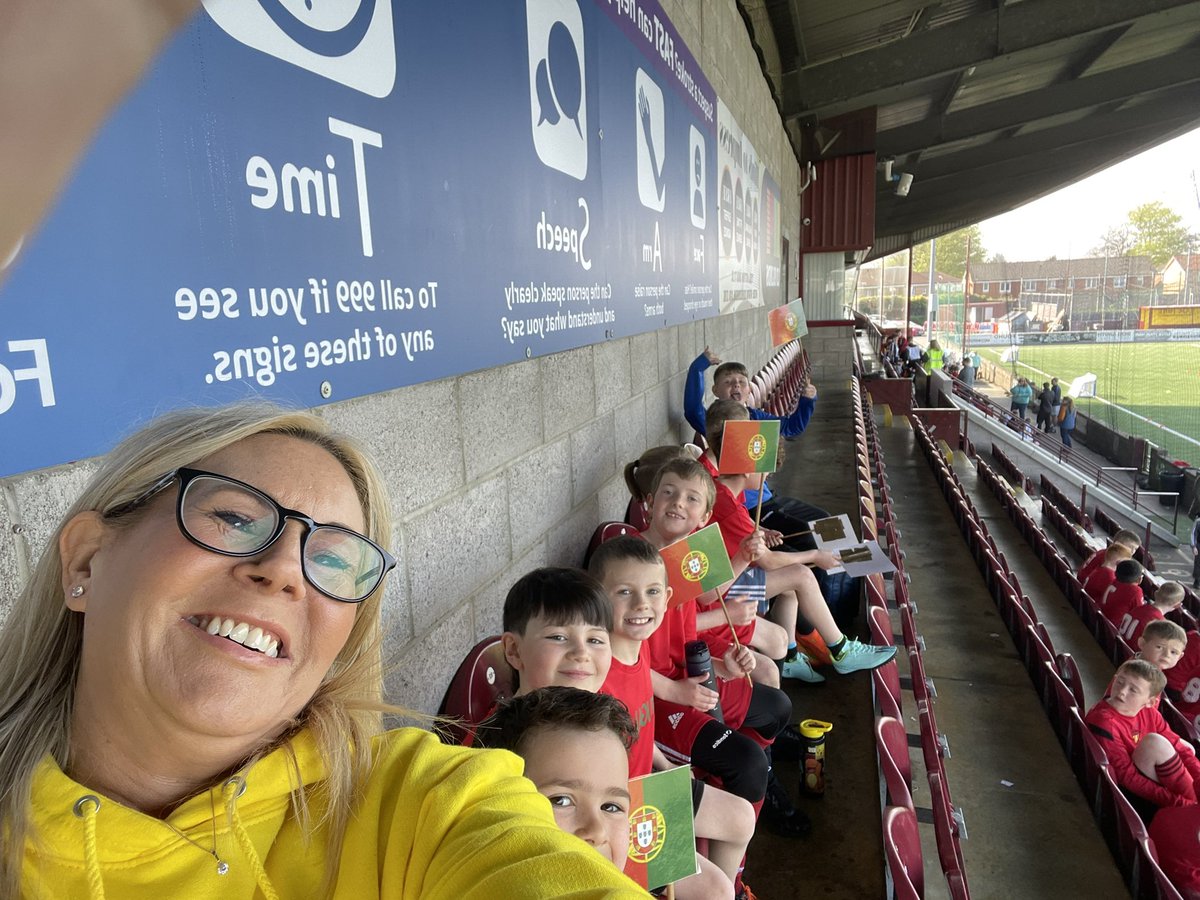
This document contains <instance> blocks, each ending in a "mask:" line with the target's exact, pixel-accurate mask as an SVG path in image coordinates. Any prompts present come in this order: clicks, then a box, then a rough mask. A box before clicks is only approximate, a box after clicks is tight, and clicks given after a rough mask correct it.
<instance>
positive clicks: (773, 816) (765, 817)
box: [759, 770, 812, 838]
mask: <svg viewBox="0 0 1200 900" xmlns="http://www.w3.org/2000/svg"><path fill="white" fill-rule="evenodd" d="M759 819H760V821H761V822H762V823H763V824H764V825H766V826H767V829H768V830H769V831H771V832H772V833H774V834H777V835H779V836H780V837H791V838H802V837H808V835H809V834H810V833H811V832H812V821H811V820H810V819H809V818H808V816H807V815H805V814H804V813H803V812H802V811H801V810H798V809H796V807H795V806H794V805H793V804H792V798H791V797H789V796H788V793H787V790H786V789H785V788H784V786H783V785H782V784H781V783H780V781H779V779H778V778H776V777H775V772H774V771H773V770H771V771H768V773H767V796H766V797H765V798H764V799H763V807H762V814H761V815H760V816H759Z"/></svg>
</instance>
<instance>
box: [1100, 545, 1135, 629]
mask: <svg viewBox="0 0 1200 900" xmlns="http://www.w3.org/2000/svg"><path fill="white" fill-rule="evenodd" d="M1116 574H1117V577H1116V580H1115V581H1114V582H1113V583H1112V584H1111V585H1109V587H1108V590H1106V591H1105V592H1104V594H1103V596H1101V598H1100V611H1101V612H1102V613H1103V614H1104V618H1106V619H1108V621H1110V622H1112V623H1113V624H1114V625H1119V624H1120V623H1121V619H1123V618H1124V617H1125V614H1126V613H1128V612H1132V611H1133V610H1135V609H1137V608H1138V607H1139V606H1141V605H1142V604H1143V603H1145V601H1146V598H1145V596H1143V594H1142V587H1141V585H1142V564H1141V563H1140V562H1138V561H1137V560H1136V559H1123V560H1121V561H1120V562H1119V563H1117V569H1116Z"/></svg>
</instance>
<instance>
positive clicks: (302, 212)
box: [0, 0, 718, 476]
mask: <svg viewBox="0 0 1200 900" xmlns="http://www.w3.org/2000/svg"><path fill="white" fill-rule="evenodd" d="M310 7H311V8H310ZM716 117H717V98H716V94H715V92H714V90H713V88H712V86H711V85H710V84H709V82H708V80H707V79H706V78H705V77H704V74H703V73H702V72H701V70H700V67H699V64H698V62H697V61H696V59H695V57H694V56H693V55H692V54H691V52H690V51H689V49H688V48H687V47H686V46H685V45H684V43H683V41H682V40H681V39H680V37H679V34H678V32H677V31H676V30H675V28H674V27H673V26H672V24H671V23H670V21H668V19H667V17H666V16H665V15H664V13H663V11H662V9H661V7H660V6H659V5H658V4H657V2H655V0H526V2H525V3H523V4H522V3H488V2H477V3H470V4H421V5H416V4H407V3H401V2H399V0H341V2H323V3H316V4H313V3H308V4H306V3H304V2H301V0H237V2H234V0H204V9H203V11H202V12H201V13H200V14H198V16H197V17H196V19H195V20H194V21H193V23H192V24H191V25H190V26H189V27H188V28H187V29H185V31H184V32H183V33H182V34H181V35H180V36H179V37H178V38H177V40H175V41H174V42H173V43H172V44H171V45H170V47H169V48H168V49H167V51H166V52H165V53H164V54H163V56H162V57H161V58H160V59H159V60H158V62H157V64H156V65H155V66H154V68H153V69H152V71H151V72H150V73H149V75H148V76H147V77H146V79H145V80H144V81H143V83H142V84H141V85H140V86H139V87H138V88H137V89H136V90H135V91H134V92H133V93H132V94H131V96H130V97H129V98H128V99H127V100H126V101H125V102H124V103H123V104H122V105H121V106H120V107H119V108H118V110H117V111H116V113H115V114H114V115H113V116H112V117H111V119H110V120H109V122H108V123H106V125H105V127H104V128H103V129H102V131H101V132H100V134H99V135H98V137H97V139H96V141H95V142H94V144H93V146H92V147H91V149H90V150H89V152H88V153H87V154H86V156H85V157H84V159H83V161H82V163H81V165H80V167H79V169H78V171H77V172H76V174H75V176H74V177H73V179H72V181H71V182H70V184H69V185H68V186H67V188H66V190H65V191H64V194H63V196H62V198H61V200H60V202H59V203H58V205H57V207H56V209H55V210H54V212H53V213H52V214H51V216H50V217H49V219H48V220H47V222H46V223H45V224H44V225H43V227H42V228H41V230H40V231H39V232H38V233H37V234H36V235H31V236H27V239H26V240H25V242H24V246H23V247H22V248H21V249H20V251H19V252H18V253H17V254H16V255H15V257H14V259H12V260H9V261H8V263H7V264H8V267H9V268H8V271H7V273H6V279H5V282H4V284H3V286H2V287H0V476H4V475H11V474H13V473H16V472H22V471H26V470H29V469H34V468H40V467H44V466H48V465H53V464H56V463H61V462H66V461H69V460H72V459H78V458H81V457H85V456H90V455H94V454H97V453H101V452H104V451H105V450H106V449H108V448H109V447H110V446H111V445H112V444H113V443H114V442H115V440H116V439H117V438H119V437H120V436H121V435H122V434H124V433H125V432H127V431H128V430H130V429H131V427H132V426H133V425H135V424H136V423H137V422H140V421H142V420H145V419H147V418H149V417H151V416H152V415H154V414H156V413H159V412H162V411H164V410H166V409H170V408H173V407H177V406H182V405H191V404H212V403H221V402H226V401H230V400H234V399H238V398H243V397H247V396H265V397H269V398H272V399H276V400H279V401H282V402H285V403H291V404H298V405H302V406H314V405H318V404H320V403H323V402H332V401H336V400H343V399H346V398H349V397H354V396H360V395H363V394H368V393H373V392H377V391H382V390H388V389H391V388H395V387H399V386H403V385H407V384H412V383H415V382H419V381H427V380H432V379H436V378H441V377H445V376H448V375H454V374H460V373H463V372H467V371H472V370H476V369H481V368H487V367H491V366H496V365H501V364H504V363H509V362H512V361H515V360H518V359H525V358H528V357H532V356H539V355H543V354H548V353H554V352H558V351H561V350H565V349H569V348H572V347H578V346H582V345H585V344H589V343H595V342H598V341H603V340H607V339H612V338H617V337H623V336H627V335H630V334H634V333H638V332H642V331H648V330H652V329H657V328H662V327H664V326H667V325H673V324H677V323H680V322H684V321H688V320H691V319H695V318H700V317H705V316H710V315H715V314H716V313H717V251H716V247H717V223H718V217H717V213H716V207H717V199H716V156H717V145H716V133H717V122H716ZM4 253H5V251H4V249H3V248H0V255H3V254H4Z"/></svg>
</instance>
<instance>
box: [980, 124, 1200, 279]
mask: <svg viewBox="0 0 1200 900" xmlns="http://www.w3.org/2000/svg"><path fill="white" fill-rule="evenodd" d="M1193 172H1195V177H1196V179H1197V181H1200V129H1197V130H1195V131H1191V132H1189V133H1187V134H1185V135H1182V136H1181V137H1177V138H1175V139H1174V140H1172V141H1168V142H1167V143H1165V144H1160V145H1159V146H1157V147H1155V148H1154V149H1153V150H1147V151H1146V152H1145V153H1142V154H1140V155H1138V156H1135V157H1133V158H1131V159H1127V160H1126V161H1125V162H1122V163H1117V164H1116V165H1115V166H1112V167H1111V168H1109V169H1105V170H1104V171H1103V172H1098V173H1097V174H1095V175H1092V176H1091V177H1089V178H1085V179H1084V180H1083V181H1079V182H1076V183H1075V184H1073V185H1071V186H1070V187H1066V188H1063V189H1062V190H1060V191H1056V192H1055V193H1053V194H1050V195H1048V196H1046V197H1043V198H1042V199H1040V200H1034V201H1033V202H1032V203H1028V204H1026V205H1025V206H1022V207H1020V208H1018V209H1015V210H1013V211H1012V212H1009V213H1005V214H1004V215H1002V216H996V217H995V218H994V219H987V220H986V221H984V222H981V223H980V225H979V227H980V229H981V230H982V232H983V246H984V248H985V249H986V250H987V252H988V254H989V256H991V255H995V254H997V253H1000V254H1003V255H1004V258H1005V259H1007V260H1008V261H1009V262H1016V261H1018V260H1038V259H1049V258H1050V257H1051V256H1056V257H1058V258H1059V259H1068V258H1078V257H1082V256H1088V255H1090V254H1089V251H1090V250H1091V249H1092V248H1093V247H1095V246H1096V245H1097V244H1099V243H1100V239H1101V236H1102V235H1103V234H1104V232H1105V231H1106V230H1107V229H1108V228H1109V227H1111V226H1113V225H1120V224H1122V223H1124V222H1125V221H1126V219H1127V217H1128V215H1129V211H1130V210H1131V209H1133V208H1134V207H1137V206H1141V205H1142V204H1143V203H1149V202H1151V201H1154V200H1159V201H1161V202H1163V203H1165V204H1166V205H1167V206H1169V207H1170V208H1171V209H1173V210H1174V211H1175V212H1176V213H1178V214H1179V215H1181V216H1183V219H1184V224H1185V225H1186V226H1187V227H1188V229H1189V230H1190V231H1191V232H1192V233H1193V234H1197V235H1200V208H1198V201H1197V197H1196V191H1195V188H1194V187H1193V182H1192V173H1193Z"/></svg>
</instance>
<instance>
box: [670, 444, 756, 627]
mask: <svg viewBox="0 0 1200 900" xmlns="http://www.w3.org/2000/svg"><path fill="white" fill-rule="evenodd" d="M775 424H776V425H777V426H778V424H779V423H778V422H776V423H775ZM659 552H660V553H661V554H662V558H663V562H664V563H666V566H667V584H668V585H670V587H671V592H672V593H671V606H672V608H674V607H676V606H681V605H682V604H684V603H686V602H687V601H689V600H693V599H695V598H696V597H699V596H700V595H701V594H704V593H707V592H708V591H711V590H713V589H714V588H716V587H719V586H720V585H722V584H724V583H725V582H727V581H733V564H732V563H730V562H729V553H728V552H727V551H726V550H725V541H724V540H723V539H722V538H721V529H720V528H718V527H717V526H716V525H709V526H708V527H707V528H701V529H700V530H699V531H697V532H694V533H692V534H689V535H688V536H687V537H685V538H683V539H682V540H679V541H676V542H675V543H673V544H668V545H667V546H666V547H663V548H662V550H661V551H659Z"/></svg>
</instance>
